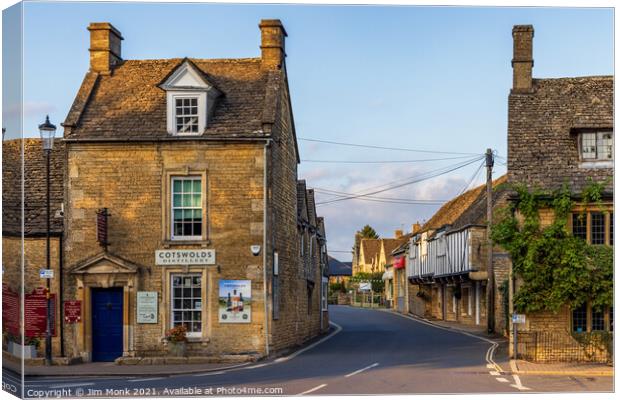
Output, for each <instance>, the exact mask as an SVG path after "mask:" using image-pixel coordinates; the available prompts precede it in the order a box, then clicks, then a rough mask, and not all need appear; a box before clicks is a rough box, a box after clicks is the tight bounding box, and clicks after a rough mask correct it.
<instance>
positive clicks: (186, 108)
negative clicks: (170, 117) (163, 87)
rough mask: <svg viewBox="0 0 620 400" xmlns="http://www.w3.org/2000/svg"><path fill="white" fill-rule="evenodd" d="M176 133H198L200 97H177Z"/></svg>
mask: <svg viewBox="0 0 620 400" xmlns="http://www.w3.org/2000/svg"><path fill="white" fill-rule="evenodd" d="M174 101H175V111H174V112H175V118H176V133H198V97H176V98H175V99H174Z"/></svg>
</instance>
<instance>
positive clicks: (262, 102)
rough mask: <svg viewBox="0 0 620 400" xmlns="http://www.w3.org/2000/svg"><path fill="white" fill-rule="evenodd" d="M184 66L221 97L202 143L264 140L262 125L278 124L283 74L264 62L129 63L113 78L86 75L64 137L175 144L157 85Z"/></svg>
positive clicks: (193, 60) (116, 70)
mask: <svg viewBox="0 0 620 400" xmlns="http://www.w3.org/2000/svg"><path fill="white" fill-rule="evenodd" d="M185 60H189V61H191V63H193V65H195V66H196V67H197V68H198V69H199V70H200V72H202V74H203V75H204V77H205V79H206V80H208V81H209V82H211V83H212V84H213V85H215V86H216V87H217V88H218V89H219V90H220V91H221V92H222V93H223V95H222V96H220V98H219V99H218V102H217V104H216V106H215V110H214V111H213V116H212V118H210V120H209V122H208V126H207V129H206V131H205V133H204V135H202V136H203V137H204V136H226V137H230V136H232V137H256V136H262V135H263V133H262V125H263V122H270V123H272V122H274V121H275V113H276V103H277V101H278V96H276V93H278V91H279V90H280V87H281V83H282V81H283V71H282V70H264V69H261V59H260V58H241V59H195V58H192V59H181V58H172V59H162V60H126V61H123V62H122V63H120V65H118V66H117V67H115V68H114V71H113V73H112V74H111V75H99V74H97V73H94V72H88V73H87V74H86V76H85V78H84V80H83V82H82V86H81V87H80V89H79V91H78V94H77V96H76V98H75V101H74V103H73V105H72V107H71V109H70V111H69V114H68V115H67V119H66V121H65V123H64V125H65V126H66V127H67V128H68V129H66V130H65V137H66V138H68V139H84V138H89V139H93V138H99V139H122V140H128V139H139V138H142V139H163V138H171V136H170V135H169V134H168V132H167V128H166V92H165V91H164V90H163V89H161V88H160V87H158V85H159V84H160V83H161V82H162V81H163V80H164V79H165V78H166V77H167V76H168V75H169V74H170V73H172V72H173V71H174V70H175V69H176V68H177V67H178V66H180V65H181V64H182V63H183V62H184V61H185ZM199 137H200V136H198V138H199ZM193 138H194V139H196V137H193Z"/></svg>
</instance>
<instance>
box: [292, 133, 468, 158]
mask: <svg viewBox="0 0 620 400" xmlns="http://www.w3.org/2000/svg"><path fill="white" fill-rule="evenodd" d="M297 140H303V141H305V142H315V143H325V144H335V145H338V146H351V147H365V148H368V149H381V150H395V151H410V152H414V153H434V154H462V155H469V156H477V155H479V153H462V152H455V151H436V150H419V149H408V148H405V147H384V146H375V145H369V144H357V143H346V142H334V141H331V140H320V139H310V138H303V137H298V138H297Z"/></svg>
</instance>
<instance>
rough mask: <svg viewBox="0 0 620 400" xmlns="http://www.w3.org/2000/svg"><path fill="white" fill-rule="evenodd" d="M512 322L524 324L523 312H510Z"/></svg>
mask: <svg viewBox="0 0 620 400" xmlns="http://www.w3.org/2000/svg"><path fill="white" fill-rule="evenodd" d="M512 323H513V324H524V323H525V314H512Z"/></svg>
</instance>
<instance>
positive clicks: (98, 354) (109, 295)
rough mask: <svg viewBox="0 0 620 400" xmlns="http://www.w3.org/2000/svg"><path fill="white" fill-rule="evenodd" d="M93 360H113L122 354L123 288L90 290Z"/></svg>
mask: <svg viewBox="0 0 620 400" xmlns="http://www.w3.org/2000/svg"><path fill="white" fill-rule="evenodd" d="M91 297H92V308H91V310H92V316H93V318H92V319H93V329H92V335H93V361H114V359H116V358H117V357H120V356H122V355H123V288H120V287H119V288H109V289H97V288H93V289H92V291H91Z"/></svg>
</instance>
